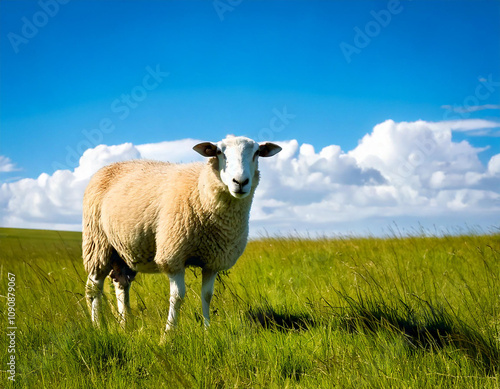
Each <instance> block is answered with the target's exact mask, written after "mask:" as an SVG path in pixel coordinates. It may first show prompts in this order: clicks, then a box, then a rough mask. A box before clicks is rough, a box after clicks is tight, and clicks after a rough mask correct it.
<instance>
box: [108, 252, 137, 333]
mask: <svg viewBox="0 0 500 389" xmlns="http://www.w3.org/2000/svg"><path fill="white" fill-rule="evenodd" d="M136 274H137V272H135V271H133V270H132V269H130V267H128V265H127V264H126V263H125V262H124V261H123V260H122V259H121V258H120V257H118V255H117V254H116V253H115V255H114V256H113V259H112V270H111V273H110V274H109V276H110V277H111V279H112V280H113V285H114V287H115V294H116V303H117V306H118V320H119V322H120V325H121V326H122V327H123V328H126V327H127V326H128V325H129V322H130V320H129V318H131V317H132V315H131V309H130V286H131V285H132V281H133V280H134V278H135V276H136Z"/></svg>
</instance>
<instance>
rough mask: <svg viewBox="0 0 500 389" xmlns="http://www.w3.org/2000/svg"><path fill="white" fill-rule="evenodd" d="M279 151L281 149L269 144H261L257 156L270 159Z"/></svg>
mask: <svg viewBox="0 0 500 389" xmlns="http://www.w3.org/2000/svg"><path fill="white" fill-rule="evenodd" d="M280 151H281V147H280V146H278V145H276V144H274V143H271V142H266V143H261V144H260V145H259V156H261V157H272V156H273V155H275V154H278V153H279V152H280Z"/></svg>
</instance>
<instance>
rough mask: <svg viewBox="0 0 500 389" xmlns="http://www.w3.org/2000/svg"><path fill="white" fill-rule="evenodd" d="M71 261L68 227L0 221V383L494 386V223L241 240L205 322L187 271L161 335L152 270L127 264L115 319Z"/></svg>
mask: <svg viewBox="0 0 500 389" xmlns="http://www.w3.org/2000/svg"><path fill="white" fill-rule="evenodd" d="M12 275H15V280H14V277H13V276H12ZM9 277H10V278H11V283H10V286H11V288H13V289H11V293H15V316H12V315H13V313H11V315H10V316H9V310H8V299H7V297H8V293H9V290H8V287H9ZM85 277H86V275H85V272H84V269H83V265H82V263H81V248H80V234H79V233H72V232H55V231H34V230H14V229H0V295H1V298H2V302H1V304H0V314H1V316H2V320H1V323H2V326H3V327H4V328H3V331H2V332H3V333H4V335H3V336H2V343H1V350H0V360H1V364H2V368H1V370H2V373H1V377H0V387H2V388H8V387H18V388H162V387H166V388H170V387H171V388H226V387H227V388H287V387H289V388H295V387H297V388H333V387H339V388H350V387H353V388H438V387H439V388H498V387H500V383H499V372H500V371H499V370H500V280H499V277H500V235H489V236H474V235H472V236H456V237H441V238H436V237H406V238H401V237H399V238H396V237H393V238H386V239H373V238H372V239H357V238H345V239H333V240H326V239H325V240H307V239H302V240H299V239H263V240H259V241H254V242H251V243H250V244H249V245H248V247H247V250H246V251H245V253H244V255H243V256H242V257H241V258H240V260H239V261H238V263H237V264H236V266H235V267H234V268H233V269H231V270H230V271H229V273H228V274H223V275H221V276H220V277H219V280H218V281H217V283H216V287H215V296H214V299H213V302H212V311H213V312H212V326H211V327H210V329H209V330H208V331H205V330H204V328H203V326H202V321H201V319H200V316H201V302H200V297H199V293H200V287H201V277H200V271H199V270H193V271H188V272H187V279H186V281H187V289H188V292H187V296H186V300H185V303H184V305H183V307H182V309H181V317H180V322H179V328H178V329H177V330H175V332H173V333H171V334H168V335H167V336H166V338H165V339H164V341H163V342H160V337H161V334H162V331H163V329H164V326H165V323H166V319H167V309H168V288H169V287H168V279H167V277H166V276H164V275H143V274H139V275H138V276H137V278H136V280H137V281H136V282H134V284H133V287H132V292H131V299H132V309H133V313H134V316H135V321H134V323H133V328H131V329H130V330H128V331H127V332H124V331H123V330H122V329H121V328H120V326H119V325H118V324H117V321H116V320H115V318H114V314H113V312H114V310H115V306H116V302H115V299H114V294H113V293H112V290H110V285H109V284H110V283H109V281H107V282H106V287H105V292H106V293H105V304H104V306H105V317H106V319H107V320H106V326H105V328H102V329H94V328H93V326H92V325H91V323H90V318H89V314H88V311H87V306H86V302H85V300H84V295H83V293H84V283H85ZM12 280H14V281H12ZM11 297H12V296H11ZM11 301H12V300H11ZM12 306H13V305H12V304H11V307H12ZM11 312H12V309H11ZM9 318H10V319H11V320H13V322H11V323H9V322H8V320H9ZM10 326H14V327H16V330H14V335H12V330H8V327H10ZM9 333H10V334H11V336H10V338H9V336H8V335H9ZM12 342H13V343H12ZM9 346H13V347H14V348H13V349H14V350H15V353H14V355H15V382H14V383H13V382H11V381H10V380H9V379H8V377H9V376H11V373H9V372H8V371H7V370H8V369H9V367H11V366H12V365H10V366H8V365H7V362H9V361H10V359H9V358H10V356H11V355H12V353H10V354H9ZM10 350H11V351H12V348H11V349H10Z"/></svg>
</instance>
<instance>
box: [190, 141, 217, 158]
mask: <svg viewBox="0 0 500 389" xmlns="http://www.w3.org/2000/svg"><path fill="white" fill-rule="evenodd" d="M193 150H194V151H196V152H197V153H199V154H201V155H203V156H204V157H215V156H216V155H217V146H216V145H214V144H213V143H210V142H203V143H199V144H197V145H196V146H194V147H193Z"/></svg>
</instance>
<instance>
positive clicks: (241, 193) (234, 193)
mask: <svg viewBox="0 0 500 389" xmlns="http://www.w3.org/2000/svg"><path fill="white" fill-rule="evenodd" d="M229 192H230V193H231V195H232V196H233V197H235V198H237V199H243V198H245V197H247V196H248V195H249V194H250V192H245V191H242V190H238V191H232V190H231V191H229Z"/></svg>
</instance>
